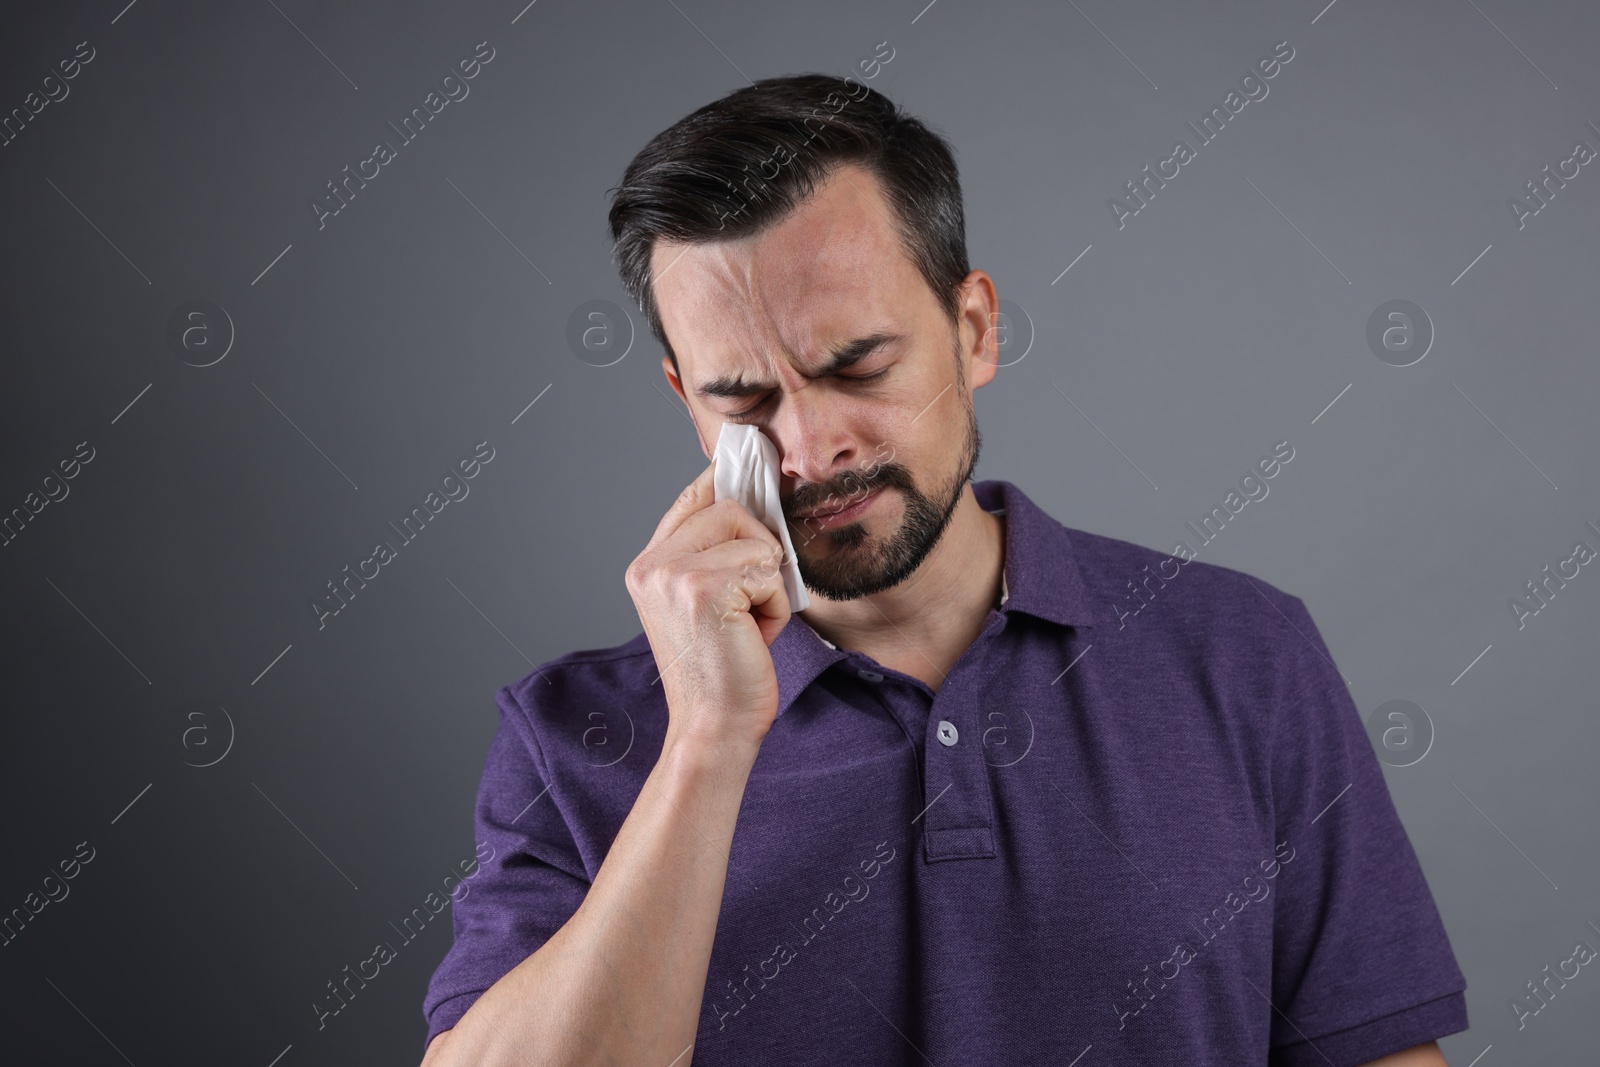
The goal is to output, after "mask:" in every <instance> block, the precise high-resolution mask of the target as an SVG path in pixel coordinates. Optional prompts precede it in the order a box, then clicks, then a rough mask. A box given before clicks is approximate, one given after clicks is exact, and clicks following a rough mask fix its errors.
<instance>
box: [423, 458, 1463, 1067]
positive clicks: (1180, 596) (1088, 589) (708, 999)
mask: <svg viewBox="0 0 1600 1067" xmlns="http://www.w3.org/2000/svg"><path fill="white" fill-rule="evenodd" d="M973 489H974V492H975V493H976V496H977V499H978V501H979V503H980V504H981V506H982V507H983V508H984V509H985V510H987V511H991V512H994V513H996V514H999V515H1001V516H1002V517H1003V519H1004V520H1005V568H1004V585H1005V593H1004V599H1003V601H1002V603H1001V604H1000V606H999V608H998V609H995V610H991V611H990V612H989V614H988V618H987V619H986V621H985V623H984V627H983V632H982V633H981V634H980V635H979V636H978V637H977V639H976V640H975V641H974V642H973V643H972V645H971V646H970V647H969V648H968V649H967V651H966V652H965V653H963V654H962V656H961V658H960V659H959V660H958V661H957V662H956V663H955V665H954V666H953V667H952V668H951V669H950V673H949V674H948V676H946V678H945V679H944V682H943V684H942V685H941V686H940V688H939V690H938V692H937V693H935V692H934V691H933V690H931V689H930V688H929V687H928V685H927V684H926V683H924V682H922V681H920V680H918V679H916V678H913V677H910V676H908V675H906V674H902V673H900V672H899V671H895V670H891V669H889V668H887V667H885V666H883V665H882V664H880V663H877V662H876V661H874V660H873V659H871V658H870V657H868V656H865V655H863V654H861V653H859V652H852V651H847V650H844V649H840V648H836V647H834V646H832V645H830V644H829V643H827V642H826V641H824V640H823V639H822V638H821V637H820V636H819V635H818V634H817V633H816V631H815V630H813V629H812V628H811V627H810V626H809V625H807V624H806V622H805V621H804V620H803V619H802V618H801V617H800V616H798V615H796V616H793V617H792V618H791V619H790V622H789V625H788V626H787V627H786V628H785V629H784V631H783V633H782V634H781V635H779V637H778V639H777V640H776V641H775V642H774V643H773V644H772V646H771V652H772V657H773V661H774V663H775V665H776V668H777V675H778V689H779V693H780V700H779V705H778V715H777V718H776V720H775V721H774V722H773V725H772V729H771V731H770V732H769V733H768V734H767V736H766V739H765V740H764V741H763V743H762V746H761V749H760V754H759V756H758V757H757V759H756V762H755V766H754V769H753V771H752V772H751V774H750V779H749V785H748V787H747V789H746V792H745V795H744V800H743V804H742V806H741V807H740V809H739V819H738V824H737V827H736V829H735V832H734V837H733V844H732V850H731V853H730V859H729V871H728V877H727V884H726V889H725V891H724V894H723V898H722V910H721V915H720V918H719V920H718V924H717V932H716V938H715V942H714V944H713V947H712V953H711V963H710V970H709V973H708V980H707V984H706V991H705V998H704V1001H703V1003H702V1009H701V1013H700V1024H699V1031H698V1037H697V1039H696V1044H695V1047H694V1053H693V1058H694V1064H695V1067H719V1065H735V1064H737V1065H741V1067H742V1065H748V1064H753V1063H759V1064H763V1065H767V1067H787V1065H801V1064H805V1065H810V1064H817V1063H830V1064H845V1063H849V1064H872V1065H884V1064H901V1063H905V1064H913V1063H915V1064H919V1065H920V1064H924V1063H932V1064H936V1065H938V1067H976V1065H980V1064H1024V1063H1026V1064H1036V1063H1037V1064H1044V1063H1049V1064H1056V1065H1061V1067H1067V1065H1074V1067H1097V1065H1103V1064H1119V1065H1121V1064H1151V1065H1155V1064H1160V1065H1163V1067H1165V1065H1169V1064H1173V1063H1185V1064H1195V1065H1200V1064H1217V1065H1227V1067H1238V1065H1242V1064H1269V1065H1273V1067H1277V1065H1284V1067H1302V1065H1304V1067H1330V1065H1331V1067H1347V1065H1355V1064H1363V1063H1367V1062H1368V1061H1370V1060H1375V1059H1377V1058H1379V1057H1380V1056H1383V1055H1386V1054H1388V1053H1390V1052H1394V1051H1397V1050H1399V1049H1403V1048H1407V1047H1409V1046H1411V1045H1415V1044H1419V1043H1421V1042H1424V1041H1428V1040H1431V1039H1434V1038H1438V1037H1441V1036H1443V1035H1446V1034H1452V1033H1456V1032H1458V1031H1460V1030H1464V1029H1466V1027H1467V1013H1466V1002H1465V998H1464V997H1463V992H1462V991H1463V990H1464V989H1465V988H1466V979H1465V978H1464V977H1463V975H1462V973H1461V970H1460V968H1459V967H1458V966H1457V964H1456V961H1455V957H1454V955H1453V954H1452V951H1451V948H1450V942H1449V940H1448V938H1447V937H1446V935H1445V931H1444V927H1443V924H1442V923H1441V921H1440V918H1439V914H1438V911H1437V909H1436V908H1435V906H1434V903H1433V898H1432V896H1431V895H1430V893H1429V890H1428V885H1427V882H1426V881H1425V880H1424V878H1423V874H1422V871H1421V869H1420V867H1419V866H1418V863H1417V859H1416V855H1415V853H1414V852H1413V851H1412V848H1411V844H1410V842H1409V841H1408V839H1407V837H1406V833H1405V830H1404V829H1403V828H1402V826H1401V824H1400V820H1399V818H1398V817H1397V816H1396V814H1395V809H1394V805H1393V803H1392V802H1391V800H1390V797H1389V792H1388V789H1387V787H1386V786H1385V783H1384V779H1383V773H1382V771H1381V769H1380V767H1379V764H1378V760H1377V758H1376V756H1375V754H1374V753H1373V750H1372V747H1371V744H1370V742H1369V741H1368V739H1367V736H1366V732H1365V730H1364V728H1363V726H1362V722H1361V718H1360V715H1359V713H1358V712H1357V710H1356V707H1355V705H1354V704H1353V703H1352V701H1351V698H1350V694H1349V692H1348V691H1347V690H1346V688H1345V685H1344V682H1343V681H1342V680H1341V678H1340V675H1339V673H1338V671H1337V669H1336V668H1335V667H1334V664H1333V661H1332V658H1331V656H1330V655H1329V652H1328V648H1327V645H1326V644H1325V643H1324V642H1323V640H1322V638H1321V635H1320V634H1319V633H1318V632H1317V628H1316V626H1315V625H1313V623H1312V621H1311V617H1310V615H1309V614H1308V613H1307V611H1306V607H1305V605H1304V604H1303V603H1302V602H1301V601H1300V599H1299V598H1297V597H1295V596H1292V595H1290V594H1288V593H1285V592H1283V591H1281V590H1279V589H1277V588H1275V587H1274V586H1272V585H1269V584H1267V583H1266V582H1263V581H1261V580H1259V579H1257V578H1254V577H1251V576H1249V575H1246V574H1244V573H1241V572H1239V571H1236V570H1231V569H1228V568H1225V567H1220V566H1216V565H1214V564H1210V563H1206V562H1202V561H1200V560H1198V559H1184V558H1179V557H1170V556H1166V555H1164V554H1163V553H1161V552H1157V551H1152V550H1150V549H1147V548H1143V547H1140V546H1138V545H1135V544H1131V543H1129V542H1126V541H1118V540H1114V539H1112V538H1108V537H1102V536H1099V535H1096V534H1091V533H1086V532H1084V531H1081V530H1075V529H1069V528H1067V527H1064V526H1063V525H1061V524H1060V523H1059V522H1057V521H1056V520H1055V519H1053V518H1051V517H1050V516H1049V515H1048V514H1046V513H1045V512H1044V511H1042V510H1040V509H1039V507H1038V506H1037V505H1035V504H1034V503H1033V502H1032V501H1030V500H1029V499H1028V497H1026V496H1025V495H1023V493H1022V491H1021V490H1020V489H1018V488H1017V487H1016V486H1014V485H1012V484H1011V483H1009V482H1006V481H998V480H995V481H983V482H975V483H973ZM1135 586H1137V587H1138V595H1137V598H1136V596H1135V591H1134V589H1135ZM1141 605H1142V606H1141ZM655 676H656V664H655V660H654V657H653V656H652V654H651V651H650V648H649V645H648V643H647V642H646V639H645V636H644V634H643V633H641V634H639V635H638V636H637V637H635V638H634V639H633V640H632V641H629V642H628V643H627V644H624V645H620V646H617V647H614V648H609V649H595V650H586V651H578V652H572V653H569V654H567V655H564V656H561V657H559V658H558V659H555V660H552V661H550V662H548V663H545V664H542V665H541V666H540V668H539V669H538V671H536V672H534V673H532V674H530V675H528V676H527V677H526V678H523V679H522V680H521V681H520V682H517V683H516V684H514V685H510V686H506V687H505V688H503V689H501V690H500V691H499V692H498V693H497V694H496V699H497V703H498V705H499V710H500V728H499V732H498V734H497V735H496V737H495V738H494V741H493V742H492V744H491V745H490V748H489V753H488V758H487V761H486V763H485V766H484V772H483V779H482V783H481V785H480V788H479V792H478V799H477V805H476V811H475V828H476V833H477V836H476V840H478V841H483V842H486V843H488V844H489V845H492V846H493V848H494V849H495V855H494V858H492V859H491V860H489V861H488V862H486V863H484V864H483V867H482V869H481V870H480V871H479V872H478V873H477V874H476V876H475V877H473V878H472V879H470V880H469V881H468V882H467V883H466V885H467V886H468V887H470V888H469V889H468V890H467V891H466V895H465V896H464V897H462V898H460V899H458V900H457V901H456V902H455V903H454V905H453V918H454V928H455V943H454V945H453V946H452V947H451V949H450V950H449V952H448V954H447V955H446V956H445V957H444V960H443V961H442V962H441V963H440V964H439V967H438V969H437V970H436V971H435V973H434V975H433V978H432V981H431V983H430V985H429V987H428V992H427V996H426V999H425V1000H424V1002H423V1013H424V1015H425V1017H426V1018H427V1021H428V1040H430V1041H431V1040H432V1038H433V1036H434V1035H435V1034H437V1033H439V1032H440V1031H441V1030H445V1029H448V1028H449V1027H451V1026H453V1025H455V1023H456V1022H457V1020H459V1019H460V1017H461V1016H462V1014H463V1013H464V1012H465V1011H466V1010H467V1008H468V1007H469V1006H471V1004H472V1002H473V1001H474V1000H475V999H476V998H477V997H478V995H479V994H480V993H482V991H483V990H485V989H487V988H488V987H489V986H490V985H492V984H493V983H494V982H495V981H496V980H497V979H499V978H500V977H501V976H502V975H504V974H505V973H506V972H507V971H509V970H511V969H512V968H513V967H514V966H516V965H517V964H518V963H519V962H521V961H522V960H523V959H524V958H526V957H527V956H528V955H529V954H531V953H532V952H533V951H534V950H536V949H538V948H539V947H540V946H541V945H543V944H544V943H545V941H546V939H548V938H549V937H550V936H551V934H553V933H554V932H555V931H556V930H557V929H559V928H560V926H561V925H562V924H563V923H565V922H566V921H567V919H568V918H570V917H571V915H572V914H573V912H574V911H576V910H577V907H578V904H579V902H580V901H581V900H582V899H583V895H584V892H585V891H586V889H587V888H588V886H589V885H590V883H591V881H592V879H593V878H594V876H595V874H596V872H597V871H598V870H599V868H600V865H601V862H602V861H603V860H604V859H605V856H606V850H607V849H608V848H609V847H610V845H611V842H612V840H613V839H614V838H615V836H616V833H617V831H618V829H619V828H620V827H621V825H622V822H623V820H624V819H625V818H626V817H627V815H628V812H629V810H630V808H631V807H632V805H633V803H634V800H635V799H636V798H637V796H638V795H639V792H640V789H641V787H642V786H643V784H644V780H645V777H646V775H647V774H648V773H649V771H650V769H651V767H652V766H653V765H654V763H655V760H656V758H657V757H658V755H659V753H660V751H661V745H662V740H663V736H664V732H665V729H666V725H667V709H666V705H665V702H664V700H663V697H662V690H661V687H660V686H659V685H652V684H651V682H652V680H653V679H654V678H655ZM527 1010H528V1011H534V1012H536V1011H539V1010H540V1006H539V1005H538V1004H529V1005H527ZM534 1059H535V1060H536V1059H537V1056H535V1057H534Z"/></svg>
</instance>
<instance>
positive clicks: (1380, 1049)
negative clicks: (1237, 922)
mask: <svg viewBox="0 0 1600 1067" xmlns="http://www.w3.org/2000/svg"><path fill="white" fill-rule="evenodd" d="M1283 606H1284V615H1285V617H1286V619H1287V621H1288V623H1289V624H1290V625H1288V626H1286V627H1285V628H1284V633H1285V634H1286V640H1287V641H1289V642H1290V643H1291V644H1292V646H1293V647H1292V650H1291V651H1288V652H1286V653H1285V654H1283V655H1282V656H1280V657H1278V662H1279V663H1280V665H1281V666H1280V667H1279V668H1278V675H1277V678H1278V689H1277V693H1276V700H1275V704H1276V706H1275V707H1274V709H1273V716H1274V725H1273V730H1272V732H1273V737H1272V772H1271V773H1272V799H1273V811H1274V824H1275V828H1276V832H1277V839H1276V840H1277V843H1278V856H1277V859H1278V860H1279V861H1281V863H1282V866H1281V868H1280V869H1279V870H1278V873H1277V874H1276V901H1277V903H1276V905H1275V907H1274V913H1273V948H1272V991H1271V992H1272V1005H1273V1008H1274V1009H1276V1010H1273V1011H1272V1031H1271V1039H1270V1045H1271V1048H1270V1052H1269V1056H1268V1063H1269V1065H1270V1067H1330V1065H1331V1067H1357V1065H1359V1064H1365V1063H1369V1062H1371V1061H1372V1060H1376V1059H1379V1058H1380V1057H1382V1056H1386V1055H1388V1054H1390V1053H1392V1052H1398V1051H1400V1050H1402V1049H1406V1048H1410V1047H1411V1046H1413V1045H1419V1044H1423V1043H1425V1042H1428V1041H1432V1040H1435V1039H1437V1038H1440V1037H1443V1036H1445V1035H1446V1034H1453V1033H1457V1032H1459V1031H1462V1030H1465V1029H1466V1028H1467V1009H1466V998H1465V996H1464V995H1463V994H1464V990H1465V989H1466V986H1467V982H1466V978H1465V976H1464V975H1463V974H1462V972H1461V968H1460V967H1459V966H1458V965H1457V963H1456V959H1455V955H1454V953H1453V951H1452V950H1451V947H1450V941H1449V938H1448V937H1447V935H1446V934H1445V930H1444V923H1443V921H1442V920H1441V919H1440V917H1439V912H1438V909H1437V907H1436V906H1435V904H1434V901H1433V895H1432V893H1431V892H1430V891H1429V889H1428V883H1427V880H1426V879H1425V878H1424V877H1423V874H1422V868H1421V866H1420V864H1418V862H1417V857H1416V853H1415V852H1414V851H1413V850H1412V847H1411V842H1410V840H1409V838H1407V836H1406V832H1405V828H1404V827H1403V826H1401V824H1400V817H1399V815H1398V814H1397V813H1396V811H1395V808H1394V802H1393V800H1392V799H1391V798H1390V796H1389V789H1388V786H1387V785H1386V784H1385V782H1384V778H1383V770H1382V768H1381V766H1380V765H1379V763H1378V758H1377V755H1376V753H1374V751H1373V748H1372V743H1371V742H1370V741H1369V740H1368V739H1367V734H1366V730H1365V727H1364V726H1363V724H1362V721H1361V716H1360V713H1359V712H1358V711H1357V709H1356V706H1355V702H1354V701H1353V700H1352V699H1351V697H1350V693H1349V690H1348V689H1347V688H1346V686H1345V683H1344V680H1343V678H1341V676H1340V673H1339V671H1338V669H1337V668H1336V667H1335V665H1334V663H1333V657H1332V656H1331V655H1330V653H1329V652H1328V646H1327V645H1326V643H1324V642H1323V640H1322V635H1321V634H1320V633H1318V632H1317V628H1316V625H1315V624H1314V623H1313V622H1312V621H1311V616H1310V613H1309V612H1308V611H1307V610H1306V607H1305V604H1304V603H1303V602H1301V600H1300V599H1299V598H1298V597H1291V596H1286V597H1285V599H1284V601H1283Z"/></svg>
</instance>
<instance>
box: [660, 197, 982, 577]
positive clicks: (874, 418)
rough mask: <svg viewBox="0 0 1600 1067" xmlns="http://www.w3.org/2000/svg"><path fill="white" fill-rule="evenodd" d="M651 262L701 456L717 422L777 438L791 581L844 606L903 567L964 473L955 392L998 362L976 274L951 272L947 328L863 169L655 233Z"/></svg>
mask: <svg viewBox="0 0 1600 1067" xmlns="http://www.w3.org/2000/svg"><path fill="white" fill-rule="evenodd" d="M651 269H652V276H653V278H654V279H655V281H654V287H655V288H654V291H655V298H656V304H657V307H658V308H659V309H660V314H661V320H662V325H663V326H664V327H665V329H666V333H667V337H668V338H669V339H670V340H671V342H672V345H673V349H674V350H675V351H676V352H677V355H678V359H679V363H680V367H681V370H682V372H683V379H682V380H681V381H680V380H678V378H677V377H676V376H675V375H674V374H673V371H672V364H671V361H670V360H668V359H665V358H663V360H662V365H663V367H664V368H665V369H666V371H667V377H668V378H669V380H671V381H672V385H673V388H674V389H676V390H677V391H678V394H679V395H680V396H682V397H683V398H684V400H685V402H686V403H687V404H688V405H689V408H690V411H691V413H692V414H693V415H694V418H695V426H696V429H697V430H698V432H699V434H700V445H701V449H702V450H703V451H704V452H705V454H706V456H707V457H708V458H709V457H710V456H711V454H712V452H713V451H714V450H715V447H716V441H717V437H718V435H719V434H720V433H721V431H722V424H723V423H724V422H738V423H751V424H754V425H756V426H758V427H760V429H761V431H762V432H763V433H765V434H766V436H767V437H768V438H769V439H771V441H772V442H773V444H774V445H776V446H777V450H778V455H779V456H780V457H781V464H780V467H779V484H778V493H779V498H780V500H781V501H782V505H783V511H784V515H785V518H786V519H787V521H788V523H789V534H790V537H791V539H792V540H793V541H794V546H795V554H796V556H797V557H798V564H799V569H800V576H801V577H802V578H803V579H804V580H805V583H806V587H807V588H808V589H809V590H810V591H811V592H813V593H815V594H817V595H819V596H822V597H825V598H827V599H829V600H851V599H854V598H856V597H859V596H865V595H867V594H869V593H876V592H880V591H882V590H884V589H889V588H892V587H894V586H896V585H898V584H899V583H900V582H901V581H903V580H904V579H905V578H906V577H908V576H909V575H910V574H912V573H913V572H914V571H915V570H916V569H917V567H918V566H919V565H920V564H921V563H922V561H923V559H924V558H925V557H926V556H927V555H928V553H929V552H930V551H931V550H932V549H933V547H934V545H936V544H937V543H938V540H939V538H940V536H941V535H942V534H943V532H944V530H945V527H946V526H947V525H948V524H949V521H950V517H951V515H952V514H953V513H954V510H955V507H956V505H957V504H958V503H959V502H960V499H961V494H962V493H963V491H964V490H965V487H966V483H967V481H968V480H969V479H970V478H971V477H972V472H973V470H974V468H975V467H976V466H977V461H978V450H979V447H980V440H979V435H978V423H977V418H976V415H975V413H974V410H973V406H972V390H973V389H976V388H978V387H980V386H983V385H985V384H987V383H988V381H989V380H990V379H991V378H993V377H994V370H995V360H996V356H997V349H996V346H995V341H994V339H993V330H992V329H991V325H990V324H991V323H992V322H994V318H993V317H992V313H993V312H995V311H996V310H998V309H997V306H996V302H995V295H994V286H993V283H992V282H991V281H990V280H989V277H988V275H987V274H985V273H984V272H983V271H973V272H972V273H971V274H970V275H968V277H967V284H966V287H965V289H964V291H963V303H962V309H961V311H960V313H959V315H958V319H957V322H955V323H952V322H951V321H950V319H949V318H947V317H946V316H945V315H944V313H943V312H942V311H941V309H940V308H939V306H938V303H937V301H936V300H935V299H934V296H933V293H932V292H931V291H930V290H929V288H928V286H927V283H926V282H925V281H924V280H923V278H922V276H921V275H920V274H919V273H918V272H917V270H916V268H915V266H913V264H912V263H911V261H910V259H909V258H908V257H907V255H906V252H905V250H904V247H903V245H902V243H901V241H900V238H899V236H898V235H897V234H896V232H895V228H894V224H893V216H892V213H891V210H890V208H889V207H888V204H887V202H886V201H885V200H884V199H883V196H882V191H881V186H880V184H879V182H878V180H877V178H876V176H875V175H873V174H872V173H871V172H870V171H867V170H865V169H863V168H861V167H857V166H853V165H846V166H844V167H842V168H840V169H839V170H837V171H836V172H835V173H834V175H833V176H832V177H831V178H830V179H829V180H828V181H827V182H826V183H824V184H823V185H821V186H820V187H819V189H818V191H817V194H816V195H815V196H814V197H813V198H812V199H811V200H809V201H807V202H806V203H805V204H803V205H802V206H801V207H800V208H799V209H797V210H796V211H795V212H794V213H792V214H791V215H790V216H788V217H787V218H785V219H784V220H783V221H782V222H780V223H778V224H777V225H776V226H774V227H772V228H771V229H768V230H767V231H765V232H763V233H761V234H760V235H758V236H755V237H748V238H742V239H739V240H736V241H718V242H712V243H705V244H689V245H685V244H681V243H673V242H667V241H658V242H657V244H656V247H655V249H654V251H653V254H652V259H651ZM840 356H843V357H844V361H847V362H844V361H840V360H838V358H837V357H840ZM846 504H848V505H851V507H850V510H849V511H848V512H847V513H845V514H842V515H838V516H834V517H832V518H823V517H820V516H817V515H813V514H812V513H813V512H819V511H820V512H826V511H832V510H836V509H838V508H839V507H840V506H841V505H846Z"/></svg>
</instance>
